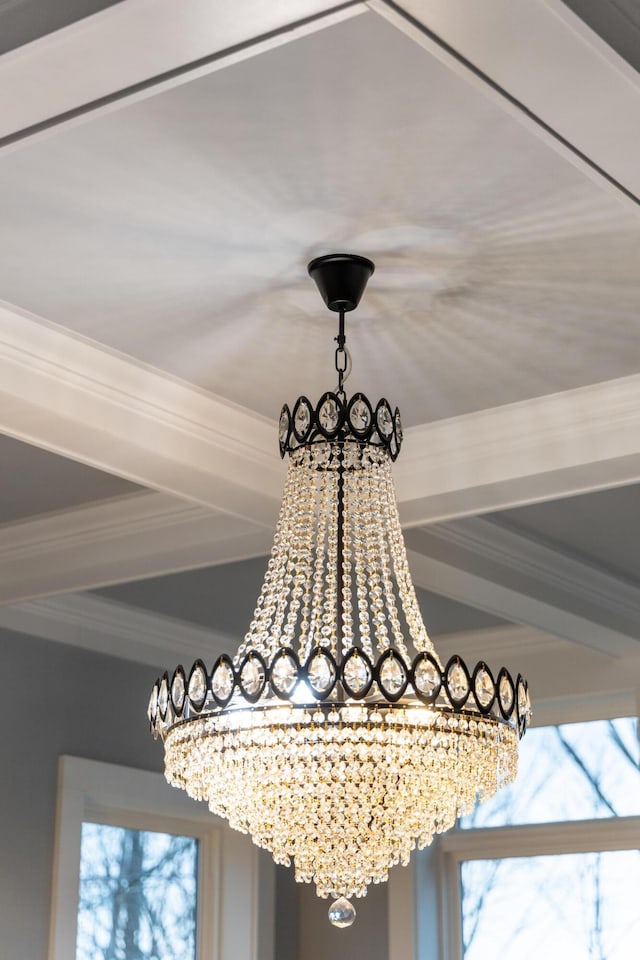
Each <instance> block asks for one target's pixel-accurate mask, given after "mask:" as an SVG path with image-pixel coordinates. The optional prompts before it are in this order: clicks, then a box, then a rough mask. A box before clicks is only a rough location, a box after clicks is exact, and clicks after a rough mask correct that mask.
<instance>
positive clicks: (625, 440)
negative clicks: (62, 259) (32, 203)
mask: <svg viewBox="0 0 640 960" xmlns="http://www.w3.org/2000/svg"><path fill="white" fill-rule="evenodd" d="M276 430H277V428H276V425H275V422H273V421H269V420H267V419H266V418H264V417H261V416H258V415H257V414H254V413H252V412H250V411H248V410H245V409H243V408H241V407H238V406H237V405H235V404H232V403H230V402H228V401H225V400H223V399H221V398H219V397H216V396H214V395H213V394H209V393H206V392H205V391H203V390H199V389H198V388H196V387H194V386H192V385H190V384H187V383H184V382H183V381H180V380H178V379H176V378H173V377H171V376H169V375H168V374H165V373H162V372H160V371H158V370H155V369H153V368H151V367H149V366H146V365H145V364H142V363H140V362H139V361H136V360H134V359H132V358H131V357H127V356H124V355H122V354H118V353H116V352H115V351H112V350H109V349H108V348H106V347H104V346H102V345H99V344H96V343H94V342H92V341H89V340H87V339H85V338H82V337H80V336H78V335H75V334H72V333H70V332H69V331H67V330H64V329H63V328H61V327H58V326H56V325H54V324H51V323H48V322H47V321H45V320H41V319H39V318H37V317H34V316H33V315H30V314H27V313H25V312H24V311H20V310H18V309H17V308H14V307H10V306H9V305H6V304H5V305H4V306H2V305H0V431H1V432H3V433H6V434H8V435H10V436H13V437H16V438H18V439H20V440H24V441H26V442H27V443H32V444H35V445H37V446H40V447H42V448H44V449H47V450H50V451H52V452H55V453H58V454H61V455H63V456H67V457H71V458H72V459H75V460H78V461H80V462H82V463H86V464H88V465H90V466H93V467H96V468H98V469H101V470H105V471H107V472H108V473H112V474H115V475H118V476H122V477H125V478H126V479H128V480H132V481H134V482H136V483H139V484H141V485H143V486H145V487H150V488H152V489H155V490H158V491H161V492H164V493H168V494H173V495H174V496H176V497H180V498H182V499H186V500H190V501H193V502H195V503H199V504H201V505H203V506H206V507H210V508H213V509H215V510H220V511H221V512H224V513H229V514H231V515H233V516H236V517H240V518H242V519H244V520H248V521H250V522H252V523H254V524H256V526H259V527H263V528H265V529H269V530H272V529H273V526H274V524H275V519H276V516H277V510H278V505H279V503H280V498H281V494H282V486H283V475H284V469H283V466H282V464H281V462H280V459H279V457H278V453H277V449H276ZM395 478H396V487H397V491H398V501H399V504H400V510H401V517H402V519H403V524H404V525H405V526H418V525H421V524H424V523H435V522H438V521H442V520H446V519H451V518H454V517H460V516H468V515H473V514H478V513H484V512H489V511H497V510H501V509H507V508H509V507H513V506H517V505H520V504H523V503H531V502H535V501H540V500H545V499H555V498H558V497H562V496H570V495H573V494H577V493H585V492H588V491H591V490H598V489H603V488H606V487H612V486H618V485H623V484H628V483H633V482H637V481H638V480H640V375H638V374H636V375H633V376H629V377H623V378H620V379H617V380H610V381H606V382H603V383H596V384H592V385H590V386H587V387H580V388H577V389H574V390H568V391H565V392H563V393H557V394H550V395H548V396H543V397H537V398H534V399H531V400H526V401H520V402H517V403H512V404H507V405H504V406H501V407H494V408H491V409H487V410H480V411H477V412H475V413H471V414H466V415H464V416H459V417H453V418H449V419H446V420H439V421H436V422H434V423H429V424H423V425H422V426H417V427H412V428H410V429H409V430H407V433H406V440H405V448H404V450H403V455H402V457H401V458H400V460H399V461H398V464H397V467H396V470H395Z"/></svg>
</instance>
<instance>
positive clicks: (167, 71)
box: [0, 0, 366, 150]
mask: <svg viewBox="0 0 640 960" xmlns="http://www.w3.org/2000/svg"><path fill="white" fill-rule="evenodd" d="M239 8H241V9H239ZM365 12H366V6H365V4H364V3H361V2H359V0H346V2H342V3H327V2H326V0H275V2H271V3H263V2H262V0H240V2H239V0H216V2H215V3H211V2H209V0H181V2H180V4H178V5H176V4H175V3H174V2H173V0H127V3H125V4H115V5H114V6H112V7H108V8H107V9H105V10H101V11H100V12H98V13H95V14H93V16H89V17H85V18H83V19H81V20H77V21H76V22H75V23H72V24H70V25H69V26H68V27H65V28H64V29H61V30H56V31H54V32H53V33H50V34H47V35H46V36H44V37H41V38H40V39H38V40H34V41H33V42H32V43H28V44H25V45H24V46H21V47H18V48H17V49H16V50H12V51H10V52H9V53H6V54H5V55H4V56H3V57H1V58H0V87H2V88H3V89H6V90H9V89H10V90H12V92H13V96H11V97H5V98H4V99H3V100H2V102H1V103H0V149H4V150H7V149H15V148H16V146H20V145H22V144H25V143H27V142H32V141H34V140H36V139H39V138H41V137H43V136H46V135H47V134H48V133H50V131H51V130H56V131H57V130H59V129H60V128H61V127H63V126H70V125H74V124H77V123H80V122H82V121H83V120H84V119H86V118H88V117H95V116H96V115H99V114H101V113H105V112H109V111H111V110H114V109H119V108H120V107H123V106H126V105H129V104H131V103H134V102H136V101H138V100H141V99H144V98H145V97H149V96H154V95H155V94H157V93H161V92H162V91H164V90H169V89H171V88H172V87H175V86H177V85H179V84H182V83H187V82H190V81H191V80H195V79H197V78H198V77H201V76H204V75H206V74H208V73H212V72H213V71H215V70H220V69H223V68H225V67H228V66H232V65H233V64H235V63H238V62H240V61H242V60H245V59H247V58H249V57H254V56H257V55H259V54H261V53H265V52H266V51H267V50H271V49H274V48H275V47H278V46H281V45H282V44H284V43H290V42H292V41H295V40H297V39H298V38H300V37H304V36H307V35H308V34H310V33H313V32H315V31H317V30H322V29H325V28H326V27H330V26H332V25H334V24H336V23H339V22H341V21H342V20H345V19H348V18H350V17H353V16H357V15H358V14H360V13H365Z"/></svg>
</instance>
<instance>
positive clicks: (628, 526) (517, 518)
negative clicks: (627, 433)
mask: <svg viewBox="0 0 640 960" xmlns="http://www.w3.org/2000/svg"><path fill="white" fill-rule="evenodd" d="M491 519H495V520H497V521H498V522H499V523H501V524H506V525H507V526H509V527H510V528H512V529H514V530H517V531H519V532H521V533H524V534H525V535H528V536H532V537H534V538H537V539H539V540H543V541H544V542H546V543H549V544H551V545H552V546H555V547H557V548H558V549H560V550H562V551H564V552H566V553H570V554H573V555H574V556H577V557H578V558H580V559H583V560H586V561H587V562H588V563H592V564H595V565H596V566H598V567H601V568H604V569H605V570H607V571H608V572H609V573H612V574H613V575H618V576H621V577H622V578H623V579H625V580H630V581H632V582H634V583H637V584H640V551H639V549H638V544H639V543H640V486H639V485H636V484H634V485H631V486H628V487H615V488H613V489H610V490H601V491H599V492H597V493H590V494H585V495H583V496H578V497H569V498H567V499H564V500H553V501H548V502H546V503H534V504H531V505H529V506H526V507H518V508H517V509H515V510H505V511H503V512H502V513H498V514H494V515H493V516H492V517H491Z"/></svg>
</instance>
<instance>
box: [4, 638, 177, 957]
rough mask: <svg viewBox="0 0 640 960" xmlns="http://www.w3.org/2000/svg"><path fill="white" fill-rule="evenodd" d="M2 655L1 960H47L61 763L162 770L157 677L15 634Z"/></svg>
mask: <svg viewBox="0 0 640 960" xmlns="http://www.w3.org/2000/svg"><path fill="white" fill-rule="evenodd" d="M0 654H1V657H2V659H1V663H2V674H1V676H2V682H1V685H0V690H1V691H2V693H1V696H2V707H3V709H2V717H3V722H4V731H3V735H2V737H0V960H45V958H46V956H47V949H48V936H49V912H50V896H51V871H52V856H53V834H54V822H55V801H56V774H57V769H56V765H57V761H58V757H59V755H60V754H62V753H67V754H72V755H74V756H78V757H88V758H91V759H93V760H102V761H105V762H108V763H119V764H123V765H125V766H131V767H139V768H141V769H144V770H156V771H159V770H161V769H162V748H161V747H160V745H159V744H157V743H154V742H153V740H152V738H151V736H150V735H149V733H148V727H147V720H146V717H145V709H146V704H147V701H148V699H149V690H150V686H151V685H152V684H153V681H154V679H155V677H156V675H157V674H156V671H154V669H153V668H152V667H145V666H141V665H138V664H134V663H128V662H125V661H123V660H118V659H116V658H115V657H107V656H102V655H100V654H94V653H89V652H87V651H84V650H78V649H75V648H73V647H68V646H65V645H63V644H58V643H51V642H49V641H46V640H39V639H32V638H31V637H25V636H22V635H19V634H15V633H10V632H8V631H0ZM69 960H72V958H69Z"/></svg>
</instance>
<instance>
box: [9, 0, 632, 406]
mask: <svg viewBox="0 0 640 960" xmlns="http://www.w3.org/2000/svg"><path fill="white" fill-rule="evenodd" d="M0 205H1V206H2V210H3V216H2V223H1V224H0V253H1V256H0V296H2V297H3V298H4V299H6V300H8V301H10V302H12V303H15V304H18V305H19V306H21V307H23V308H26V309H29V310H32V311H34V312H35V313H38V314H41V315H43V316H46V317H47V318H48V319H50V320H54V321H56V322H58V323H61V324H63V325H65V326H68V327H69V328H71V329H73V330H76V331H79V332H80V333H82V334H84V335H88V336H90V337H93V338H95V339H97V340H98V341H101V342H104V343H106V344H108V345H110V346H112V347H115V348H117V349H120V350H123V351H125V352H127V353H130V354H132V355H134V356H136V357H139V358H141V359H143V360H145V361H147V362H149V363H152V364H154V365H156V366H157V367H159V368H161V369H165V370H167V371H170V372H171V373H173V374H177V375H179V376H181V377H184V378H186V379H188V380H190V381H193V382H195V383H197V384H199V385H202V386H204V387H206V388H208V389H211V390H213V391H215V392H216V393H218V394H220V395H222V396H224V397H227V398H229V399H231V400H233V401H236V402H238V403H240V404H243V405H245V406H248V407H250V408H251V409H253V410H257V411H260V412H262V413H266V414H268V415H272V416H275V415H276V413H277V410H278V409H279V406H280V404H281V402H282V400H283V399H291V398H295V396H296V395H297V394H298V393H299V392H301V391H305V392H308V393H310V394H311V395H312V396H313V395H316V394H320V393H321V392H322V391H323V390H325V389H326V388H327V386H329V387H331V386H332V385H333V380H334V376H335V374H334V373H333V372H332V369H331V367H332V357H333V351H332V336H333V334H334V329H333V325H334V320H333V318H331V317H329V318H328V317H327V315H326V313H325V312H324V309H323V306H322V304H321V301H320V299H319V297H318V295H317V293H316V292H315V289H314V288H313V286H312V284H311V282H310V281H309V280H308V278H307V277H306V271H305V265H306V261H307V259H308V258H309V257H310V256H312V255H315V254H317V253H321V252H327V251H330V250H333V249H348V250H353V251H357V252H361V253H364V254H368V255H371V256H373V258H374V259H375V260H376V262H377V271H376V274H375V275H374V277H373V279H372V281H371V284H370V288H369V291H368V292H367V294H366V297H365V301H364V303H363V306H362V307H361V309H360V311H358V313H357V314H356V315H355V317H353V318H350V319H349V343H350V345H351V348H352V351H353V355H354V372H353V375H352V380H351V383H350V387H353V388H354V389H358V388H361V389H365V390H367V391H369V392H370V393H372V394H377V393H387V394H389V395H390V397H391V399H392V400H393V401H394V402H398V403H399V404H400V405H401V407H402V410H403V414H404V418H405V421H406V422H407V423H408V424H411V423H417V422H424V421H426V420H429V419H438V418H441V417H446V416H452V415H455V414H461V413H465V412H469V411H471V410H476V409H482V408H485V407H490V406H495V405H499V404H503V403H508V402H510V401H515V400H521V399H526V398H529V397H532V396H537V395H541V394H545V393H549V392H552V391H556V390H563V389H567V388H570V387H575V386H580V385H582V384H585V383H590V382H592V381H594V380H605V379H609V378H612V377H617V376H622V375H624V374H628V373H631V372H635V371H636V370H637V344H638V337H639V335H640V321H639V319H638V317H639V316H640V219H639V218H638V216H637V214H636V213H635V211H631V212H630V211H629V209H628V207H624V206H622V204H621V203H620V202H618V200H617V199H616V198H614V197H612V196H611V195H610V194H609V193H605V192H603V191H602V190H601V189H600V188H599V187H598V186H596V185H595V184H594V183H593V182H591V181H589V180H587V179H585V177H584V176H583V175H582V174H581V173H579V172H578V171H577V170H576V169H574V168H573V167H572V166H571V165H569V164H568V163H567V162H566V161H565V160H564V159H562V158H560V157H559V156H558V155H557V154H555V153H554V152H553V151H552V150H550V149H549V148H548V147H547V146H546V145H544V144H543V143H542V142H540V141H539V140H538V139H537V138H536V137H535V136H533V135H532V134H531V133H530V132H528V131H526V130H525V129H524V128H523V127H522V126H520V125H519V124H518V123H517V122H516V121H515V120H514V119H513V118H512V117H510V116H508V115H507V114H505V113H504V112H503V111H502V110H501V109H500V108H499V107H498V106H497V105H496V104H495V103H493V102H491V101H489V100H488V99H486V98H485V97H484V96H483V95H482V94H481V93H480V92H478V91H477V90H476V89H475V88H472V87H471V86H470V85H468V84H467V83H466V82H465V81H464V80H463V79H461V78H460V77H458V76H456V75H454V74H452V73H451V72H449V71H448V69H447V68H446V67H444V66H443V65H442V64H440V63H439V62H437V61H436V60H435V59H433V58H431V57H430V56H428V55H426V54H425V53H424V51H423V50H421V49H420V48H419V47H418V46H417V45H415V44H413V43H412V42H411V41H410V40H409V39H408V38H407V37H405V36H404V35H402V34H400V33H399V32H398V31H396V30H395V29H393V28H392V27H391V26H390V25H389V24H387V23H386V22H384V21H383V20H382V19H380V18H378V17H376V16H374V15H372V14H366V15H363V16H360V17H357V18H355V19H354V20H350V21H347V22H345V23H342V24H340V25H338V26H334V27H331V28H328V29H326V30H324V31H321V32H319V33H317V34H314V35H312V36H309V37H306V38H305V39H302V40H299V41H297V42H296V43H292V44H289V45H286V46H283V47H280V48H278V49H276V50H273V51H271V52H269V53H266V54H263V55H261V56H259V57H256V58H254V59H251V60H248V61H245V62H243V63H241V64H237V65H235V66H233V67H228V68H227V69H224V70H222V71H219V72H216V73H213V74H211V75H210V76H208V77H205V78H203V79H200V80H197V81H195V82H193V83H190V84H187V85H184V86H181V87H178V88H176V89H174V90H172V91H170V92H168V93H164V94H160V95H158V96H156V97H153V98H151V99H148V100H146V101H144V102H141V103H138V104H136V105H133V106H130V107H128V108H126V109H122V110H119V111H116V112H114V113H112V114H109V115H105V116H102V117H100V118H98V119H95V120H93V121H90V122H87V123H84V124H82V125H80V126H78V127H75V128H74V129H67V130H66V131H64V132H61V133H60V134H58V135H56V136H51V137H49V138H48V139H45V140H42V141H40V142H38V143H34V144H32V145H30V146H27V147H24V148H22V149H21V150H19V151H16V152H13V153H8V154H6V155H4V156H3V157H2V158H1V159H0Z"/></svg>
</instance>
